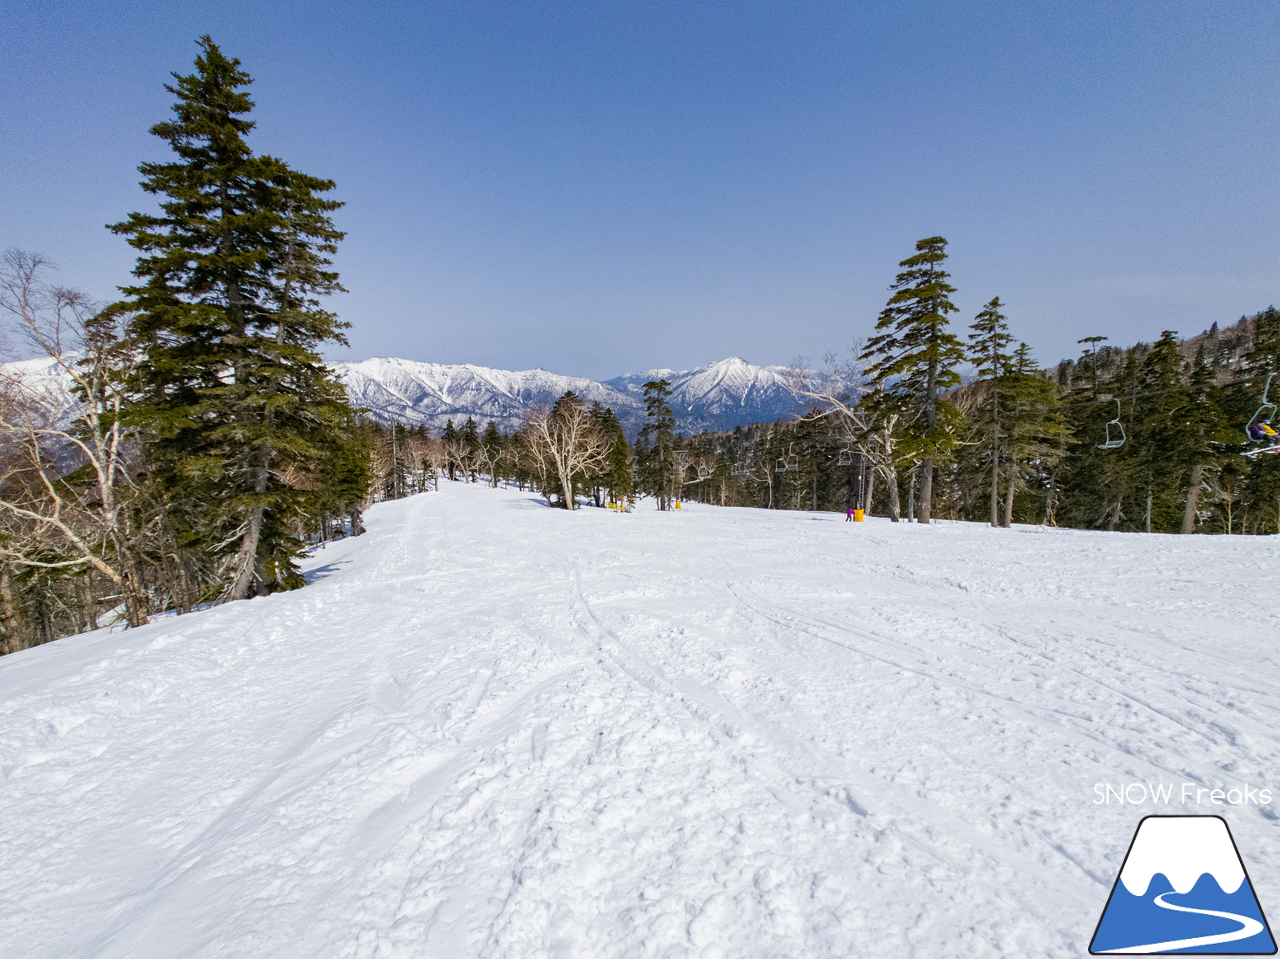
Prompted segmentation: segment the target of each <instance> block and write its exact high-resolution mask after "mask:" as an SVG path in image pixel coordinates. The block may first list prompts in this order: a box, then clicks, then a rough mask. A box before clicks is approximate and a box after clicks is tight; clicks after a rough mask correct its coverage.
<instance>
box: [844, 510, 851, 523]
mask: <svg viewBox="0 0 1280 959" xmlns="http://www.w3.org/2000/svg"><path fill="white" fill-rule="evenodd" d="M844 521H845V522H846V523H852V522H853V507H852V506H850V507H849V508H848V509H847V510H845V511H844Z"/></svg>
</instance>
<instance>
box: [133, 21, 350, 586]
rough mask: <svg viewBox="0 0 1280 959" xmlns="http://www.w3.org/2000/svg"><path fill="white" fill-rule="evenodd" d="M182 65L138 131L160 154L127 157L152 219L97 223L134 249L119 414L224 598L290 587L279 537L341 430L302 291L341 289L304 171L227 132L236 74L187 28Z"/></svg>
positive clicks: (331, 242) (137, 216)
mask: <svg viewBox="0 0 1280 959" xmlns="http://www.w3.org/2000/svg"><path fill="white" fill-rule="evenodd" d="M200 48H201V53H200V55H199V56H198V57H197V59H196V62H195V66H196V72H195V73H194V74H191V75H190V76H180V75H178V74H174V77H175V80H176V85H173V86H169V85H166V89H167V90H168V91H169V92H170V93H172V94H174V96H175V97H177V102H176V103H175V104H174V107H173V111H174V117H173V119H172V120H170V121H167V122H164V123H159V124H156V125H155V126H154V127H152V129H151V132H152V133H153V134H155V135H156V136H158V137H160V138H162V139H164V140H166V141H167V142H168V143H169V145H170V147H171V148H172V149H173V151H174V153H175V154H176V155H177V159H176V160H174V161H172V162H168V163H144V164H142V166H141V167H139V170H140V172H141V173H142V174H143V177H144V179H143V182H142V187H143V189H144V190H145V191H146V192H148V193H150V194H152V195H154V196H157V197H160V198H161V201H160V212H159V214H142V213H133V214H131V215H130V216H129V217H128V219H126V220H125V221H124V222H121V223H117V224H115V225H113V226H112V227H111V229H112V230H113V231H114V232H116V233H118V234H121V235H124V236H126V237H128V242H129V243H130V245H132V246H133V247H134V248H135V249H137V250H139V252H140V256H139V259H138V262H137V265H136V266H135V268H134V271H133V272H134V275H135V276H136V277H137V278H138V282H137V283H136V284H135V285H132V286H129V287H125V288H122V292H123V293H124V294H125V296H126V297H127V300H126V301H125V302H124V303H122V304H120V305H119V306H118V307H117V309H122V310H128V311H130V312H131V313H132V321H131V324H130V329H129V332H130V334H131V335H132V336H134V337H135V338H136V339H137V340H138V341H139V342H140V343H141V344H143V356H142V360H141V362H140V364H139V369H138V373H139V381H140V384H141V395H140V396H139V397H138V403H137V407H136V409H135V411H134V416H135V418H136V420H137V422H138V423H139V424H140V425H141V426H143V427H144V428H146V429H147V430H148V431H149V433H150V435H151V436H152V438H153V439H152V444H151V449H150V456H151V459H152V462H153V466H154V470H155V476H156V478H157V480H158V482H159V485H160V486H161V488H162V489H163V490H164V491H165V494H166V497H167V499H168V500H169V503H170V508H171V517H170V518H171V519H173V520H174V522H175V523H177V524H178V525H180V526H182V527H183V528H184V529H185V533H184V536H185V537H186V539H187V540H188V541H189V542H190V543H191V544H192V545H193V546H195V547H197V548H200V549H204V550H207V551H210V552H213V553H215V554H217V555H219V556H221V557H222V558H223V560H224V564H225V565H224V569H225V572H226V578H227V583H226V591H225V593H224V598H227V599H241V598H245V597H247V596H251V595H254V594H255V593H257V592H266V591H270V590H271V589H274V588H279V587H283V586H292V585H298V584H299V583H300V578H299V577H298V576H297V574H296V571H295V570H294V566H293V559H294V557H295V556H296V555H298V552H299V550H300V548H301V545H302V544H301V542H300V541H299V540H297V538H296V537H295V536H294V535H293V534H292V532H291V531H292V530H293V529H295V528H296V525H297V524H296V523H295V522H294V519H293V517H294V516H295V515H296V514H297V513H298V511H299V509H300V508H301V499H302V496H301V491H300V490H299V489H297V488H296V487H294V486H291V485H290V484H287V483H285V482H284V481H283V480H282V479H281V476H282V475H284V473H285V472H286V471H289V470H293V471H301V472H304V473H305V472H307V471H309V470H310V469H312V468H313V467H314V466H315V465H316V464H317V463H318V462H320V460H321V459H322V458H323V454H324V451H325V449H326V448H327V447H328V446H330V445H332V444H333V443H334V442H335V440H334V437H335V433H336V431H338V430H341V429H342V428H343V427H344V425H345V424H346V423H347V422H348V418H349V416H350V412H351V411H350V408H349V407H348V406H347V404H346V400H345V395H344V393H343V390H342V388H341V386H340V384H338V383H337V382H336V381H335V380H334V379H333V377H332V375H331V374H330V373H329V371H328V370H327V368H326V367H325V366H324V364H323V362H322V361H321V359H320V356H319V353H318V350H319V349H320V348H321V347H322V346H323V344H325V343H326V342H337V343H345V339H344V337H343V333H342V329H343V328H344V327H345V326H346V324H345V323H342V322H340V321H339V320H338V319H337V317H336V316H334V315H333V314H332V313H329V312H326V311H324V310H321V309H320V308H319V305H318V300H317V297H319V296H323V295H326V294H329V293H333V292H336V291H339V290H341V286H340V285H339V283H338V277H337V274H336V273H334V272H332V271H331V270H329V269H328V267H329V265H330V261H329V260H328V258H327V257H328V255H329V254H331V253H333V252H334V250H335V249H336V244H337V242H338V240H339V239H341V237H342V234H341V233H340V232H338V231H337V230H336V229H335V228H334V226H333V224H332V222H331V221H330V219H329V213H331V212H332V211H333V210H335V209H337V208H338V207H339V206H340V205H341V204H339V203H337V202H336V201H332V200H328V199H325V198H324V197H323V196H322V194H324V193H327V192H328V191H329V190H331V189H332V188H333V186H334V184H333V182H332V181H329V180H322V179H319V178H316V177H311V176H307V175H305V174H301V173H299V172H297V171H294V170H292V169H290V168H289V167H288V166H287V164H285V163H284V162H283V161H281V160H279V159H276V158H274V157H270V156H256V155H255V154H254V153H253V151H252V150H251V149H250V148H249V146H248V144H247V142H246V140H245V137H246V135H247V134H248V133H249V132H250V131H251V130H252V129H253V127H254V124H253V122H252V121H250V120H247V119H245V115H246V114H248V113H249V112H250V111H251V110H252V108H253V101H252V100H251V99H250V98H249V96H248V94H247V93H245V92H244V90H243V88H244V87H245V86H247V85H248V84H249V83H251V82H252V80H251V78H250V77H249V76H248V74H247V73H245V72H244V71H243V70H241V69H240V62H239V61H238V60H236V59H234V58H228V57H226V56H225V55H223V53H222V51H221V50H220V49H219V48H218V46H217V45H216V44H214V43H213V41H212V40H211V39H210V38H209V37H208V36H205V37H203V38H201V40H200Z"/></svg>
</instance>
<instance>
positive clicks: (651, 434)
mask: <svg viewBox="0 0 1280 959" xmlns="http://www.w3.org/2000/svg"><path fill="white" fill-rule="evenodd" d="M643 389H644V406H645V412H646V414H647V416H648V419H647V420H646V422H645V424H644V426H643V427H641V429H640V437H639V449H638V452H639V455H640V482H641V489H642V490H643V491H644V492H645V493H648V494H649V495H650V496H653V497H654V498H655V499H657V501H658V509H660V510H668V509H670V508H671V497H672V495H673V493H674V491H675V483H676V456H675V449H676V418H675V416H674V415H673V414H672V412H671V406H670V404H668V402H667V400H668V399H670V397H671V384H670V383H668V382H667V381H666V380H650V381H649V382H648V383H645V384H644V387H643Z"/></svg>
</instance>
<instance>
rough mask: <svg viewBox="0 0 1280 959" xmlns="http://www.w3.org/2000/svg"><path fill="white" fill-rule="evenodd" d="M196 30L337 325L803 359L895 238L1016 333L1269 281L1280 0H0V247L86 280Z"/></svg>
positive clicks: (440, 344) (1124, 332) (1139, 326)
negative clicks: (934, 260)
mask: <svg viewBox="0 0 1280 959" xmlns="http://www.w3.org/2000/svg"><path fill="white" fill-rule="evenodd" d="M203 33H209V34H211V35H212V36H213V38H214V40H215V41H216V42H217V43H219V44H220V45H221V46H222V48H223V50H224V51H225V52H226V53H227V54H229V55H231V56H235V57H239V58H240V59H241V61H242V63H243V65H244V67H245V69H246V70H248V72H249V73H250V74H251V75H252V76H253V77H255V79H256V82H255V83H254V85H253V87H252V93H253V95H254V97H255V99H256V101H257V104H258V106H257V109H256V110H255V111H254V115H253V118H254V119H256V121H257V123H258V128H257V130H256V131H255V132H254V134H253V135H252V138H251V144H252V145H253V146H254V148H255V149H256V150H258V151H259V152H264V153H274V154H276V155H278V156H280V157H282V158H283V159H285V160H287V161H288V162H289V163H291V164H292V165H293V166H294V167H295V168H297V169H300V170H303V171H304V172H307V173H311V174H314V175H317V176H326V177H332V178H333V179H336V180H337V181H338V189H337V191H336V196H337V198H338V199H342V200H345V201H346V203H347V206H346V207H345V209H343V210H342V211H341V212H340V213H339V214H338V215H337V217H336V220H337V222H338V225H339V227H340V228H342V229H344V230H346V231H348V237H347V240H346V241H345V242H344V244H343V245H342V248H341V251H340V253H339V255H338V258H337V266H338V269H339V271H340V272H341V274H342V278H343V283H344V284H345V285H346V287H347V288H348V289H349V291H350V292H349V293H348V294H346V295H344V296H341V297H339V298H337V299H336V301H335V303H334V304H333V305H334V307H335V308H336V309H337V310H338V312H339V313H340V314H341V315H342V316H343V317H344V318H345V319H348V320H350V321H351V322H352V323H353V324H354V327H353V329H352V330H351V331H350V336H351V343H352V348H351V350H349V351H348V350H342V349H337V350H334V351H332V353H331V356H332V358H334V359H364V358H366V357H368V356H401V357H406V358H409V359H417V360H429V361H434V362H444V363H462V362H469V363H478V364H482V365H486V366H496V367H501V368H506V369H528V368H532V367H538V366H540V367H543V368H545V369H549V370H553V371H555V372H560V373H568V374H575V375H582V376H590V377H595V378H604V377H609V376H613V375H617V374H620V373H624V372H632V371H638V370H644V369H650V368H654V367H672V368H676V369H686V368H690V367H693V366H698V365H701V364H704V363H707V362H710V361H713V360H717V359H722V358H724V357H725V356H730V355H739V356H743V357H745V358H747V359H748V360H750V361H752V362H755V363H761V364H770V363H786V362H788V361H789V360H791V359H792V358H793V357H795V356H797V355H804V356H808V357H811V358H813V359H815V360H817V359H819V358H820V357H821V356H822V354H823V353H825V352H826V351H828V350H835V351H840V350H843V349H845V348H846V347H847V346H848V345H849V343H850V341H851V340H853V339H854V338H857V337H865V336H867V335H868V334H869V332H870V331H871V329H872V326H873V324H874V322H875V318H876V315H877V314H878V313H879V311H880V309H881V308H882V307H883V305H884V302H885V299H886V298H887V296H888V292H887V287H888V285H889V283H890V282H891V281H892V279H893V275H894V274H895V273H896V272H897V263H898V261H899V260H901V259H903V258H904V257H906V256H908V255H910V254H911V253H912V252H913V247H914V243H915V241H916V240H917V239H920V238H921V237H925V236H931V235H935V234H941V235H943V236H945V237H947V239H948V240H950V247H949V250H950V252H951V254H952V256H951V259H950V260H949V261H948V262H949V268H950V270H951V273H952V276H953V282H954V284H955V285H956V287H957V288H958V290H959V292H958V293H957V295H956V297H955V299H956V303H957V305H958V306H959V307H960V310H961V312H960V313H959V314H957V317H956V318H955V320H953V322H955V323H957V324H958V325H960V326H967V324H968V323H969V322H970V321H971V319H972V317H973V315H974V314H975V313H976V312H977V311H978V310H979V309H980V308H981V306H982V304H983V303H985V302H986V301H987V300H989V299H990V298H991V297H992V296H996V295H999V296H1000V297H1001V298H1002V299H1003V300H1004V301H1005V303H1006V304H1007V313H1008V316H1009V319H1010V324H1011V326H1012V329H1013V332H1014V334H1015V335H1016V336H1017V337H1019V338H1020V339H1025V340H1026V341H1027V342H1029V343H1030V344H1031V346H1032V347H1033V350H1034V352H1035V353H1036V355H1037V356H1038V357H1039V358H1040V359H1041V360H1042V361H1043V362H1045V363H1053V362H1056V361H1057V360H1058V359H1060V358H1062V357H1064V356H1073V355H1076V353H1077V349H1078V348H1077V347H1076V340H1078V339H1079V338H1081V337H1084V336H1089V335H1093V334H1101V335H1107V336H1110V337H1111V338H1112V341H1113V342H1117V343H1121V344H1128V343H1130V342H1133V341H1135V340H1140V339H1141V340H1151V339H1154V338H1156V337H1158V336H1159V334H1160V331H1161V330H1165V329H1174V330H1177V331H1179V333H1181V334H1182V335H1184V336H1186V335H1191V334H1194V333H1197V332H1199V331H1200V330H1202V329H1204V328H1205V327H1207V326H1208V325H1209V324H1210V323H1212V322H1213V321H1215V320H1216V321H1218V322H1219V323H1220V324H1221V323H1230V322H1234V321H1235V320H1236V319H1237V318H1239V316H1240V315H1241V314H1244V313H1253V312H1255V311H1257V310H1259V309H1262V308H1264V307H1266V306H1267V305H1268V304H1270V303H1273V302H1280V228H1278V224H1280V188H1278V187H1277V174H1278V173H1280V136H1278V134H1280V113H1278V112H1277V107H1278V106H1280V98H1278V97H1277V94H1278V93H1280V3H1277V2H1276V0H1257V2H1255V0H1231V2H1227V3H1223V2H1221V0H1213V2H1195V0H1185V2H1163V3H1160V2H1137V0H1134V2H1130V0H1102V2H1096V3H1095V2H1052V0H1039V2H1032V0H1021V2H1008V3H999V2H986V3H983V2H964V0H938V2H899V3H895V2H890V0H875V2H869V0H868V2H857V0H844V2H833V0H823V2H808V0H788V2H755V0H731V2H697V0H680V2H658V0H654V2H632V3H624V2H612V0H608V2H606V0H597V2H566V0H519V2H505V0H488V2H445V0H439V2H431V0H419V2H413V3H377V2H370V3H364V4H356V3H351V2H344V3H335V2H328V0H308V2H272V0H253V2H212V0H210V2H200V0H169V2H133V0H111V2H89V0H66V2H34V0H16V2H15V0H0V144H3V146H2V151H3V152H2V153H0V247H22V248H26V249H30V250H34V251H37V252H41V253H44V254H45V255H47V256H48V257H49V258H50V259H52V260H54V261H55V262H56V263H57V264H58V265H59V267H60V273H59V279H60V281H61V282H63V283H65V284H67V285H70V286H77V287H80V288H82V289H84V290H86V291H88V292H90V293H92V294H93V295H95V296H98V297H102V298H110V297H112V296H113V293H114V287H115V286H117V285H119V284H122V283H124V282H127V278H128V271H129V269H130V267H131V265H132V262H133V257H132V252H133V251H132V250H131V249H130V248H129V247H128V246H127V244H126V243H125V242H124V240H123V239H121V238H118V237H115V236H113V235H111V234H110V233H108V231H107V230H105V229H104V228H103V225H104V224H106V223H108V222H114V221H117V220H121V219H123V218H124V217H125V215H126V214H128V213H129V212H130V211H133V210H141V209H148V208H150V207H149V204H150V202H151V201H150V198H149V197H147V196H146V195H145V194H143V193H142V191H141V190H140V189H139V188H138V185H137V184H138V180H139V176H138V174H137V171H136V167H137V165H138V163H139V162H141V161H143V160H154V159H163V158H164V157H165V152H166V149H167V148H166V146H165V144H164V143H163V142H162V141H160V140H159V139H157V138H155V137H152V136H150V135H149V134H148V133H147V130H148V128H149V127H150V126H151V125H152V124H153V123H156V122H158V121H160V120H162V119H165V118H166V117H167V115H168V111H169V107H170V104H171V102H172V97H171V96H170V95H169V94H168V93H167V92H166V91H165V90H164V88H163V84H164V83H165V82H166V81H167V80H168V79H169V72H170V71H178V72H181V73H187V72H190V71H191V66H192V61H193V60H194V58H195V55H196V52H197V50H196V45H195V40H196V38H197V37H198V36H200V35H201V34H203Z"/></svg>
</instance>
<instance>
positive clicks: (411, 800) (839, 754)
mask: <svg viewBox="0 0 1280 959" xmlns="http://www.w3.org/2000/svg"><path fill="white" fill-rule="evenodd" d="M444 487H445V488H444V490H443V491H442V492H440V493H438V494H426V495H423V496H419V497H415V498H413V499H409V500H403V501H400V502H396V503H387V504H382V505H379V506H376V507H374V508H373V509H372V510H371V511H370V513H369V522H370V528H371V531H370V533H369V534H368V535H367V536H364V537H361V538H360V539H357V540H352V541H348V542H345V543H339V544H337V545H335V546H332V547H330V548H329V549H328V550H326V551H323V552H320V553H318V554H317V555H316V556H315V557H314V558H313V559H312V560H311V562H310V564H309V567H310V569H309V576H310V578H311V580H312V585H310V586H309V587H308V588H306V589H303V590H299V591H297V592H293V593H287V594H283V595H278V596H273V597H270V598H267V599H259V600H254V601H252V602H244V603H233V604H230V605H227V606H223V607H219V608H216V609H212V610H207V611H204V612H200V613H196V614H192V615H188V616H183V617H179V618H176V619H167V620H163V621H160V622H157V623H154V624H152V625H150V626H146V627H143V628H141V629H137V630H131V631H128V632H124V633H115V634H103V633H99V634H92V635H86V636H80V637H72V638H68V639H65V640H61V641H59V642H57V643H54V644H51V645H49V646H45V647H40V648H37V649H33V650H28V651H25V652H23V653H18V654H16V655H13V656H8V657H5V658H3V659H0V808H3V810H4V813H3V815H0V944H3V947H4V948H3V953H4V955H6V956H9V955H12V956H22V957H23V959H55V957H56V959H66V957H91V956H92V957H103V959H106V957H138V956H147V957H149V959H165V957H228V959H230V957H236V959H240V957H244V956H254V957H308V959H311V957H383V959H387V957H390V959H397V957H411V956H412V957H419V956H441V957H444V956H447V957H473V956H474V957H502V959H521V957H531V959H532V957H550V956H558V957H588V959H610V957H641V956H645V957H648V956H663V957H712V956H720V957H747V956H751V957H781V956H787V957H824V959H825V957H834V956H842V957H843V956H873V957H895V959H897V957H914V956H919V957H928V959H948V957H960V956H982V957H999V956H1008V957H1019V959H1022V957H1027V956H1036V957H1078V956H1081V955H1084V954H1085V951H1086V949H1087V946H1088V942H1089V939H1090V936H1091V935H1092V934H1093V930H1094V925H1095V923H1096V922H1097V920H1098V916H1099V914H1100V912H1101V910H1102V907H1103V904H1104V903H1105V902H1106V900H1107V896H1108V893H1109V890H1110V888H1111V884H1112V883H1113V882H1114V880H1115V877H1116V874H1117V871H1118V870H1119V868H1120V865H1121V861H1122V859H1123V857H1124V854H1125V850H1126V847H1127V844H1128V842H1129V839H1130V837H1131V836H1132V834H1133V829H1134V826H1135V824H1136V823H1137V821H1138V819H1139V818H1140V817H1141V816H1142V815H1143V814H1145V813H1150V812H1206V813H1219V814H1221V815H1223V816H1225V817H1226V818H1227V819H1228V820H1229V821H1230V824H1231V829H1232V832H1233V834H1234V836H1235V838H1236V841H1237V843H1238V844H1239V847H1240V850H1241V852H1242V854H1243V856H1244V858H1245V861H1246V864H1247V867H1248V869H1249V873H1250V877H1251V879H1252V881H1253V884H1254V887H1255V888H1256V890H1257V892H1258V895H1259V898H1260V900H1261V902H1262V905H1263V908H1264V909H1268V910H1269V912H1270V913H1271V914H1274V913H1275V912H1276V911H1280V907H1278V906H1277V903H1280V829H1277V826H1276V823H1277V817H1276V813H1275V811H1274V809H1273V807H1272V806H1270V805H1265V806H1262V805H1256V804H1255V805H1247V806H1246V805H1242V806H1231V807H1228V806H1223V805H1208V806H1203V807H1200V806H1194V805H1192V806H1180V805H1176V803H1177V796H1178V790H1177V788H1176V785H1175V788H1174V790H1173V796H1174V803H1175V805H1174V806H1172V807H1170V806H1163V805H1158V804H1153V803H1150V802H1146V803H1143V804H1141V805H1138V806H1133V805H1128V804H1120V803H1117V802H1114V801H1113V802H1105V803H1100V802H1099V801H1098V797H1099V793H1098V792H1097V791H1095V789H1094V786H1095V784H1098V783H1110V784H1113V785H1124V784H1126V783H1129V784H1132V783H1136V782H1142V783H1159V782H1173V783H1175V784H1176V783H1178V782H1181V781H1183V780H1186V781H1189V782H1193V783H1197V784H1201V785H1207V786H1215V787H1226V788H1228V789H1230V788H1242V787H1245V786H1250V787H1254V789H1255V792H1256V788H1257V787H1259V786H1267V785H1269V786H1271V787H1272V788H1273V789H1274V788H1275V786H1276V785H1277V784H1276V783H1275V782H1274V781H1273V780H1272V779H1271V777H1274V776H1275V775H1276V770H1277V769H1280V742H1278V741H1277V736H1276V729H1277V728H1278V727H1280V662H1278V656H1277V648H1276V637H1277V636H1280V616H1278V615H1277V612H1276V605H1275V603H1274V602H1272V601H1271V598H1272V597H1274V596H1276V595H1277V594H1278V593H1280V582H1278V581H1277V573H1276V570H1277V560H1280V543H1278V542H1277V540H1276V539H1275V538H1273V537H1272V538H1264V537H1235V536H1232V537H1203V536H1182V537H1175V536H1136V535H1127V534H1107V533H1091V532H1079V531H1058V530H1035V529H1014V530H1000V529H989V528H985V527H982V526H977V525H961V524H954V525H953V524H942V525H934V526H930V527H924V526H914V525H907V524H899V525H894V524H890V523H888V522H886V521H882V520H877V521H872V522H868V523H865V524H853V523H844V522H841V521H840V518H839V517H833V516H831V515H829V514H810V513H797V512H771V511H763V510H735V509H718V508H714V507H695V508H693V509H687V510H682V511H680V512H673V513H658V512H655V511H653V510H652V508H650V507H649V504H648V503H645V504H642V506H643V507H645V508H643V509H642V510H641V511H639V512H636V513H633V514H629V515H615V514H613V513H609V512H606V511H604V510H593V509H584V510H581V511H579V512H577V513H574V514H568V513H564V512H561V511H555V510H549V509H546V508H545V507H544V506H542V505H541V504H540V502H539V501H537V500H535V499H534V498H533V497H531V496H530V495H529V494H527V493H526V494H521V493H517V492H514V491H505V490H497V491H492V490H488V489H485V488H482V487H476V486H462V485H455V484H449V483H445V484H444ZM1130 794H1132V791H1131V793H1130Z"/></svg>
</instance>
